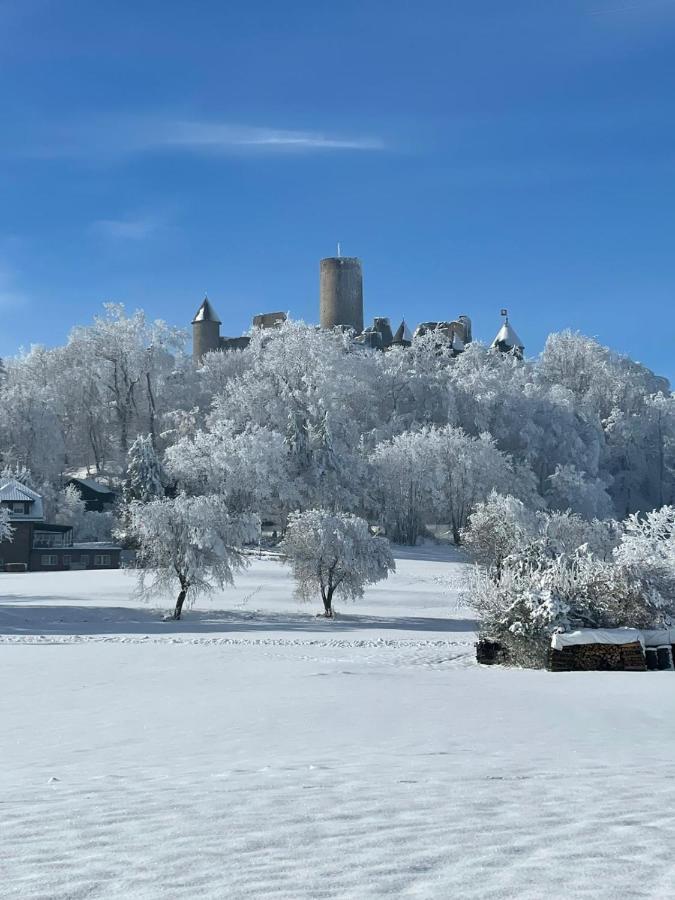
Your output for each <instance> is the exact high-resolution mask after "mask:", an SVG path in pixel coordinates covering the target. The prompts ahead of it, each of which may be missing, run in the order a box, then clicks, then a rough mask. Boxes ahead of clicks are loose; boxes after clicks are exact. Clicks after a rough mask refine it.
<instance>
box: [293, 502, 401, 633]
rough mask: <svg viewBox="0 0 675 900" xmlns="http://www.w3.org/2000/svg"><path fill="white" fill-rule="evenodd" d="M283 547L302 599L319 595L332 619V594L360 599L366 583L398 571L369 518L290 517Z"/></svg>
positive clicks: (313, 513)
mask: <svg viewBox="0 0 675 900" xmlns="http://www.w3.org/2000/svg"><path fill="white" fill-rule="evenodd" d="M280 549H281V551H282V553H283V554H284V555H285V556H286V558H287V559H288V561H289V562H290V564H291V568H292V570H293V576H294V578H295V583H296V593H297V595H298V597H300V598H301V599H303V600H309V599H310V598H312V597H314V596H316V595H317V594H319V593H320V595H321V600H322V601H323V608H324V615H325V616H326V617H328V618H330V617H332V615H333V598H334V596H337V597H339V598H344V599H347V600H354V599H357V598H359V597H362V596H363V590H364V587H365V586H366V585H368V584H375V583H376V582H378V581H381V580H382V579H383V578H387V576H388V575H389V573H390V572H393V571H394V570H395V568H396V565H395V563H394V558H393V556H392V554H391V550H390V548H389V542H388V541H387V540H386V539H385V538H381V537H375V536H373V535H372V534H371V533H370V530H369V528H368V523H367V522H366V521H365V519H361V518H359V517H358V516H354V515H351V514H349V513H333V512H330V511H328V510H325V509H311V510H307V511H306V512H297V513H292V514H291V515H290V517H289V521H288V528H287V531H286V535H285V537H284V539H283V541H282V542H281V545H280Z"/></svg>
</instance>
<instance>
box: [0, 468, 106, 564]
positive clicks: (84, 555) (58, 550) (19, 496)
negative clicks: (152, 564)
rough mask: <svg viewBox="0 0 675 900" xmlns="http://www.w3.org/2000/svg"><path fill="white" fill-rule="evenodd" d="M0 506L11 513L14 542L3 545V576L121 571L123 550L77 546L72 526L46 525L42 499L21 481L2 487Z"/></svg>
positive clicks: (103, 545) (0, 554)
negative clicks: (6, 574) (14, 573)
mask: <svg viewBox="0 0 675 900" xmlns="http://www.w3.org/2000/svg"><path fill="white" fill-rule="evenodd" d="M0 506H2V507H4V508H5V509H7V510H8V512H9V521H10V525H11V526H12V538H11V540H5V541H0V572H2V571H5V572H58V571H63V570H66V569H118V568H119V565H120V553H121V547H119V546H117V545H116V544H112V543H103V542H101V543H99V542H96V543H75V542H74V541H73V528H72V526H71V525H57V524H56V523H51V522H46V521H45V517H44V510H43V503H42V497H41V496H40V495H39V494H38V493H36V492H35V491H33V490H31V489H30V488H28V487H26V485H25V484H21V483H20V482H18V481H13V480H12V481H7V482H4V483H3V484H0Z"/></svg>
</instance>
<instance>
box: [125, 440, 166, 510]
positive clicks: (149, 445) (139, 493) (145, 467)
mask: <svg viewBox="0 0 675 900" xmlns="http://www.w3.org/2000/svg"><path fill="white" fill-rule="evenodd" d="M164 480H165V479H164V473H163V470H162V464H161V463H160V461H159V457H158V456H157V451H156V450H155V446H154V444H153V442H152V436H151V435H149V434H147V435H143V434H139V436H138V437H137V438H136V440H135V441H134V442H133V444H132V445H131V447H130V448H129V453H128V455H127V478H126V483H125V485H124V499H125V502H126V503H131V502H132V501H133V500H139V501H140V502H141V503H149V502H150V501H151V500H156V499H158V498H159V497H163V496H164Z"/></svg>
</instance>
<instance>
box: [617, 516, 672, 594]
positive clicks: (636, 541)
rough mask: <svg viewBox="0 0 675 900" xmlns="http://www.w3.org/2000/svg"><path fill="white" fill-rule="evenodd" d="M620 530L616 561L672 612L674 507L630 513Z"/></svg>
mask: <svg viewBox="0 0 675 900" xmlns="http://www.w3.org/2000/svg"><path fill="white" fill-rule="evenodd" d="M623 532H624V533H623V535H622V538H621V543H620V544H619V546H618V547H617V548H616V550H615V551H614V556H615V559H616V562H617V563H618V564H619V565H622V566H625V567H626V568H628V569H630V570H631V571H633V572H634V573H636V575H637V576H639V577H641V578H643V579H645V580H646V581H647V582H648V584H649V586H650V588H651V589H652V590H653V591H654V592H655V593H658V594H659V595H660V596H661V597H662V598H663V599H664V601H666V602H667V603H668V604H670V605H671V607H673V609H674V611H675V507H672V506H664V507H662V508H661V509H655V510H652V511H651V512H649V513H647V515H646V516H643V517H640V516H638V515H635V514H634V515H631V516H629V517H628V519H626V521H625V522H624V523H623Z"/></svg>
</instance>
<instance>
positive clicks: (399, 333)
mask: <svg viewBox="0 0 675 900" xmlns="http://www.w3.org/2000/svg"><path fill="white" fill-rule="evenodd" d="M412 339H413V336H412V333H411V331H410V329H409V328H408V326H407V325H406V322H405V319H403V320H402V321H401V324H400V325H399V326H398V328H397V329H396V333H395V334H394V339H393V340H392V344H398V345H399V346H400V347H409V346H410V345H411V344H412Z"/></svg>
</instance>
